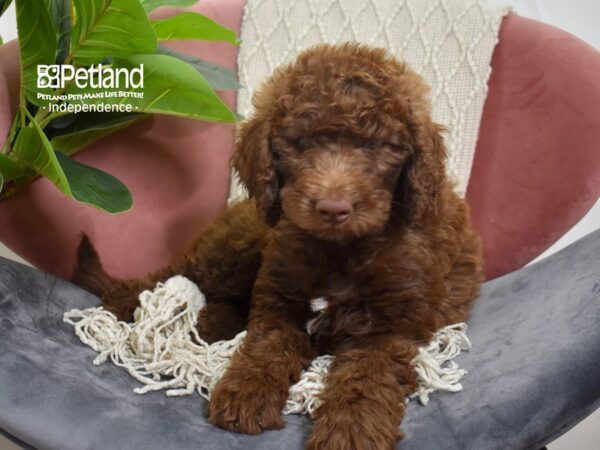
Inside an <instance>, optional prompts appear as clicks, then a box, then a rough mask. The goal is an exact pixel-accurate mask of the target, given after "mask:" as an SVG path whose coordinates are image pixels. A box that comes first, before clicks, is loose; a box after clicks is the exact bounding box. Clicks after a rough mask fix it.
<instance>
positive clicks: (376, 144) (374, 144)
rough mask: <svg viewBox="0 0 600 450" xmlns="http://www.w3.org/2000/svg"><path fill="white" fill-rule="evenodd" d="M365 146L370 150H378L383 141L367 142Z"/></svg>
mask: <svg viewBox="0 0 600 450" xmlns="http://www.w3.org/2000/svg"><path fill="white" fill-rule="evenodd" d="M365 147H366V148H368V149H369V150H377V149H378V148H380V147H381V143H379V142H375V141H372V142H367V144H366V145H365Z"/></svg>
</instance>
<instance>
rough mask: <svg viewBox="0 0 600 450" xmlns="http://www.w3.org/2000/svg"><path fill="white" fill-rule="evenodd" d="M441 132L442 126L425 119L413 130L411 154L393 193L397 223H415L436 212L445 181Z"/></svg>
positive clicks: (444, 151)
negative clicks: (429, 213)
mask: <svg viewBox="0 0 600 450" xmlns="http://www.w3.org/2000/svg"><path fill="white" fill-rule="evenodd" d="M443 131H444V128H443V127H442V126H440V125H438V124H435V123H433V122H432V121H431V120H430V119H429V118H427V119H425V120H421V121H419V122H418V123H417V124H415V125H414V126H413V136H414V145H413V149H412V153H411V155H410V157H409V159H408V161H407V163H406V164H405V166H404V168H403V169H402V173H401V174H400V176H399V178H398V181H397V183H396V188H395V192H394V200H395V202H394V203H395V211H394V214H396V215H397V216H396V218H397V219H398V220H401V221H408V222H414V221H419V220H421V219H422V218H423V217H424V215H425V214H426V213H427V212H429V211H435V210H436V208H437V206H438V204H439V201H438V200H439V197H440V195H441V190H442V187H443V184H444V183H445V181H446V171H445V161H446V146H445V145H444V139H443V137H442V134H441V133H442V132H443Z"/></svg>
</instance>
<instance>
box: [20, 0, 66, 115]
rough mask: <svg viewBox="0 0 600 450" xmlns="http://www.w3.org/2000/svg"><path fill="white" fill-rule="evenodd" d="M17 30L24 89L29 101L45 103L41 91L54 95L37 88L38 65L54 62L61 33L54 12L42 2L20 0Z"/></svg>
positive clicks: (35, 103)
mask: <svg viewBox="0 0 600 450" xmlns="http://www.w3.org/2000/svg"><path fill="white" fill-rule="evenodd" d="M16 7H17V8H16V9H17V30H18V34H19V48H20V50H21V80H22V83H21V89H22V90H23V91H22V92H23V93H24V95H25V97H26V98H27V100H29V101H30V102H31V103H33V104H34V105H38V106H43V105H46V104H47V102H46V101H44V100H40V99H38V98H37V95H38V93H43V94H47V95H49V94H51V93H52V90H51V89H50V88H38V87H37V70H38V65H41V64H54V57H55V55H56V48H57V40H58V37H57V34H56V30H55V28H54V24H53V22H52V19H51V17H50V13H49V12H48V10H47V9H46V5H45V3H44V2H42V1H34V2H32V1H31V0H16Z"/></svg>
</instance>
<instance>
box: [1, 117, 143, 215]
mask: <svg viewBox="0 0 600 450" xmlns="http://www.w3.org/2000/svg"><path fill="white" fill-rule="evenodd" d="M22 110H23V111H24V113H25V114H26V115H27V117H29V120H30V124H29V125H27V126H26V127H24V128H22V129H21V130H20V132H19V135H18V137H17V140H16V141H15V145H14V146H13V152H12V153H11V154H12V155H13V157H14V158H15V160H16V161H17V162H18V163H20V164H22V165H23V166H25V167H28V168H30V169H33V170H34V171H35V172H37V173H38V174H40V175H43V176H45V177H46V178H48V179H49V180H50V181H51V182H52V183H53V184H54V185H55V186H56V187H58V188H59V189H60V190H61V191H62V192H64V193H65V194H67V195H68V196H69V197H71V198H73V199H75V200H77V201H79V202H82V203H86V204H88V205H91V206H94V207H96V208H99V209H102V210H104V211H107V212H109V213H117V212H121V211H126V210H127V209H129V208H131V205H132V199H131V194H130V193H129V191H128V189H127V187H126V186H125V185H124V184H123V183H121V182H120V181H119V180H117V179H116V178H115V177H113V176H112V175H110V174H108V173H106V172H102V171H101V170H99V169H96V168H93V167H90V166H87V165H85V164H82V163H79V162H77V161H73V160H72V159H71V158H69V157H68V156H66V155H62V154H60V153H56V152H55V151H54V149H53V148H52V144H50V141H49V140H48V138H47V137H46V135H45V134H44V131H43V130H42V129H41V128H40V126H39V125H38V123H37V122H36V121H35V120H34V118H33V117H32V116H31V114H29V113H28V112H27V111H26V110H25V109H24V108H22Z"/></svg>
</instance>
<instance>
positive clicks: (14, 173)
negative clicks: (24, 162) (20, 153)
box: [0, 153, 23, 190]
mask: <svg viewBox="0 0 600 450" xmlns="http://www.w3.org/2000/svg"><path fill="white" fill-rule="evenodd" d="M0 174H1V175H2V178H3V179H4V181H9V180H14V179H15V178H18V177H20V176H21V175H23V168H22V167H21V166H20V165H19V164H17V163H16V162H15V161H13V160H12V159H11V158H9V157H8V156H6V155H3V154H1V153H0ZM0 190H1V188H0Z"/></svg>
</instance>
